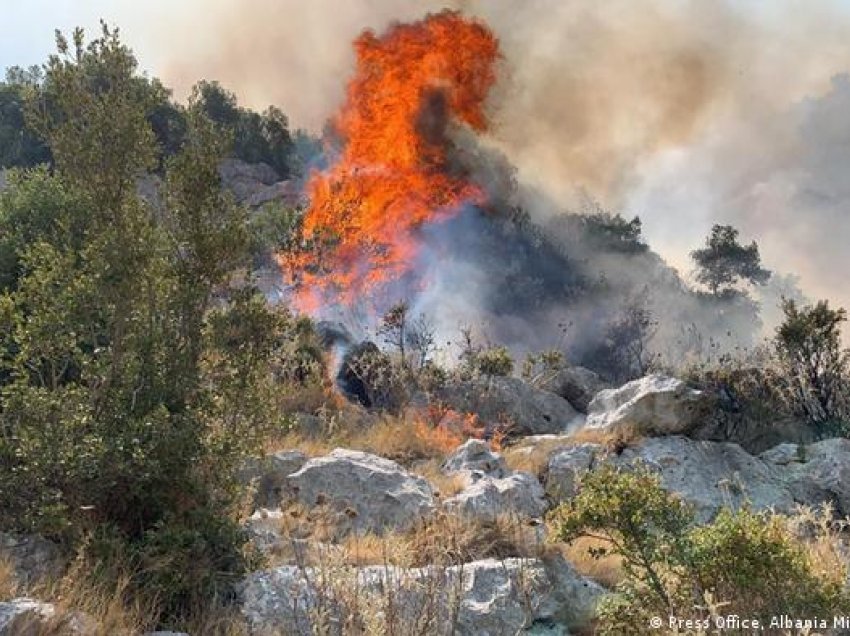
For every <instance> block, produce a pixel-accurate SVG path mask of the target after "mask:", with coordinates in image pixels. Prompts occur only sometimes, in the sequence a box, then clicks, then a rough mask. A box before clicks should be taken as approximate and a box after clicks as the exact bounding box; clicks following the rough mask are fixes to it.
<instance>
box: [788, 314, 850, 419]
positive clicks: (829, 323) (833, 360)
mask: <svg viewBox="0 0 850 636" xmlns="http://www.w3.org/2000/svg"><path fill="white" fill-rule="evenodd" d="M782 310H783V312H784V313H785V321H784V322H783V323H782V324H781V325H780V326H779V327H778V328H777V330H776V337H775V339H774V345H775V347H776V352H777V354H778V357H779V360H780V362H781V364H782V366H783V370H784V371H785V374H784V375H785V378H784V379H785V381H784V382H783V388H784V394H785V396H786V398H787V400H788V402H789V404H790V406H791V408H792V409H794V410H795V411H796V412H797V413H798V414H800V415H803V416H804V417H806V419H807V420H809V421H810V422H811V423H812V424H813V425H814V426H815V427H816V428H818V429H819V430H820V431H821V432H825V433H828V432H846V431H844V430H843V429H844V428H845V427H846V426H847V423H848V420H850V351H848V350H846V349H843V348H842V347H841V323H843V322H845V321H846V320H847V313H846V312H845V311H844V309H832V308H830V307H829V304H828V303H827V302H826V301H820V302H819V303H817V304H816V305H810V306H803V307H800V306H798V305H797V303H796V302H794V301H793V300H784V301H783V304H782Z"/></svg>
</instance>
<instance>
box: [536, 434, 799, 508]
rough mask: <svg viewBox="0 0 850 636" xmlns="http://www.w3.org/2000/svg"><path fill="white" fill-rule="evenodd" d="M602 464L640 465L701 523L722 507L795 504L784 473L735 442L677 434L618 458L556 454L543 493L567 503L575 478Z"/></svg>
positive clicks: (590, 448) (583, 452)
mask: <svg viewBox="0 0 850 636" xmlns="http://www.w3.org/2000/svg"><path fill="white" fill-rule="evenodd" d="M603 464H614V465H615V466H618V467H620V468H622V469H624V470H629V469H631V468H632V467H633V466H635V465H642V466H645V467H646V468H648V469H649V470H652V471H654V472H656V473H658V475H659V476H660V478H661V485H662V486H663V487H664V488H665V489H666V490H668V491H670V492H673V493H676V494H677V495H679V496H680V497H681V498H682V499H683V500H685V501H687V502H688V503H690V504H691V505H693V507H694V509H695V512H696V516H697V519H698V520H699V521H702V522H705V521H709V520H711V519H712V518H714V517H715V516H716V515H717V513H718V512H719V511H720V509H721V508H722V507H724V506H725V507H729V508H732V509H738V508H740V507H741V506H742V505H744V504H747V505H750V506H751V507H752V508H754V509H757V510H765V509H770V508H772V509H775V510H777V511H790V510H791V509H792V508H793V507H794V503H795V497H794V495H793V489H792V488H791V487H790V485H789V482H788V480H787V475H786V474H784V473H783V472H782V471H780V470H778V469H777V467H775V466H773V465H771V464H769V463H767V462H765V461H762V460H761V459H759V458H757V457H753V456H752V455H750V454H749V453H747V452H746V451H745V450H744V449H742V448H741V447H740V446H738V445H737V444H730V443H725V442H705V441H696V440H692V439H689V438H687V437H682V436H672V437H653V438H647V439H645V440H642V441H641V442H639V443H637V444H636V445H635V446H633V447H629V448H626V449H625V450H623V451H622V452H621V453H620V454H619V455H618V454H616V453H612V452H610V451H608V450H607V449H605V448H604V447H603V446H600V445H597V444H580V445H577V446H573V447H570V448H565V449H562V450H559V451H556V452H555V453H553V455H552V456H551V458H550V460H549V469H548V474H547V478H546V491H547V493H548V494H549V495H550V496H551V497H553V498H556V499H558V500H566V499H569V498H571V497H573V496H575V493H576V490H577V485H578V482H579V480H580V479H581V476H582V475H583V474H584V473H586V472H587V471H588V470H593V469H595V468H596V467H598V466H601V465H603Z"/></svg>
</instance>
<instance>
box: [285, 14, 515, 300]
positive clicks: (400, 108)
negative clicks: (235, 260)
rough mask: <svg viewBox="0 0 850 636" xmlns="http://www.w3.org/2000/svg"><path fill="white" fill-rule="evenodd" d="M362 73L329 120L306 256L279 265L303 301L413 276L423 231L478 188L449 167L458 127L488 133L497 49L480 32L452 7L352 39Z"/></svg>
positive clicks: (347, 296)
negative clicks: (326, 157)
mask: <svg viewBox="0 0 850 636" xmlns="http://www.w3.org/2000/svg"><path fill="white" fill-rule="evenodd" d="M354 48H355V51H356V54H357V64H356V74H355V76H354V78H353V79H352V80H351V82H350V83H349V85H348V90H347V99H346V101H345V104H344V106H343V108H342V110H341V112H340V113H339V114H338V115H337V117H336V118H335V120H334V122H333V123H334V128H335V129H336V131H337V133H338V134H339V136H340V138H341V140H342V141H343V143H344V146H343V148H342V151H341V154H340V156H339V158H338V160H337V161H336V163H335V164H334V165H333V166H332V167H331V168H330V169H329V170H328V171H326V172H321V173H314V174H313V175H312V176H311V178H310V180H309V183H308V186H307V189H308V195H309V198H310V207H309V209H308V210H307V212H306V214H305V217H304V219H303V228H302V229H303V238H304V241H305V243H304V245H305V247H304V249H302V250H301V251H300V252H298V253H297V254H295V255H288V256H282V257H281V264H282V265H283V267H284V271H287V272H288V273H289V275H290V276H291V282H292V283H293V284H294V285H295V287H296V290H297V292H296V304H297V306H298V307H299V308H300V309H301V310H302V311H306V312H310V313H314V312H315V310H316V309H317V308H318V307H319V306H321V305H323V304H326V303H333V302H342V303H344V304H346V305H351V304H352V301H354V300H356V299H358V298H363V297H365V296H367V295H369V294H371V293H373V292H376V291H378V289H377V288H379V287H381V286H383V285H386V284H388V283H392V282H395V281H399V280H401V279H404V278H405V277H407V276H408V275H409V274H410V273H411V268H412V266H413V265H414V262H415V259H416V256H417V254H418V251H419V246H420V240H419V238H418V236H417V230H418V229H419V228H421V227H422V225H423V224H425V223H431V222H436V221H441V220H444V219H446V218H448V217H450V216H452V215H453V214H456V213H457V212H458V211H459V209H460V208H461V207H462V206H463V205H464V204H481V203H483V202H484V193H483V191H482V190H481V189H480V188H479V187H478V186H476V185H475V184H473V183H472V182H470V181H469V180H468V179H467V178H466V175H464V173H463V171H462V169H459V168H458V167H457V166H452V165H450V163H451V162H450V153H451V148H452V144H451V141H450V139H449V137H448V134H447V128H448V125H449V124H450V123H452V122H460V123H463V124H466V125H468V126H470V127H471V128H473V129H474V130H477V131H483V130H485V129H486V128H487V120H486V117H485V114H484V110H483V105H484V100H485V98H486V97H487V94H488V92H489V90H490V88H491V87H492V85H493V83H494V81H495V62H496V60H497V58H498V55H499V53H498V42H497V40H496V38H495V37H494V36H493V34H492V33H491V32H490V30H489V29H488V28H487V27H486V26H485V25H483V24H481V23H479V22H476V21H473V20H469V19H467V18H464V17H462V16H461V15H460V14H458V13H456V12H451V11H445V12H442V13H439V14H435V15H431V16H428V17H427V18H425V19H424V20H421V21H419V22H415V23H412V24H398V25H395V26H393V27H391V28H390V29H389V30H388V31H387V32H386V33H385V34H384V35H383V36H381V37H377V36H376V35H375V34H374V33H372V32H371V31H366V32H365V33H363V34H362V35H361V36H360V37H359V38H358V39H357V40H356V41H355V42H354Z"/></svg>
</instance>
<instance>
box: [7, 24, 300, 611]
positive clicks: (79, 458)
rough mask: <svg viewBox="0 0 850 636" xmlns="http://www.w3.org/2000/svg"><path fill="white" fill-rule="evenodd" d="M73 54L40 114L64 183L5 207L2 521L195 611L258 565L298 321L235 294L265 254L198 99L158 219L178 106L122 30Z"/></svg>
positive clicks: (171, 165) (29, 185)
mask: <svg viewBox="0 0 850 636" xmlns="http://www.w3.org/2000/svg"><path fill="white" fill-rule="evenodd" d="M57 45H58V54H57V55H55V56H53V57H51V59H50V61H49V62H48V64H47V66H46V73H45V77H44V90H42V91H40V92H37V93H32V94H31V95H30V102H29V103H28V105H27V109H28V112H27V117H28V119H29V121H31V122H32V125H33V128H34V129H35V130H38V131H39V132H40V133H41V134H42V135H43V136H44V138H45V139H46V140H47V141H48V143H49V145H50V149H51V151H52V154H53V157H54V159H55V170H54V171H53V172H48V171H47V170H45V169H39V170H34V171H30V172H22V173H18V174H15V175H13V177H12V179H11V181H10V188H9V190H8V191H7V192H4V193H3V194H2V196H0V275H2V282H0V528H2V529H3V530H12V531H18V532H39V533H42V534H45V535H47V536H48V537H51V538H54V539H57V540H60V541H61V542H62V543H63V545H64V547H65V548H67V549H68V550H69V551H71V552H73V551H76V550H78V549H80V548H85V554H86V555H88V556H90V557H91V558H93V559H95V560H97V561H98V564H99V568H98V572H101V573H108V572H111V571H112V570H110V568H112V567H113V566H116V564H118V563H119V562H122V563H129V564H131V565H137V566H139V571H138V572H135V571H134V572H133V573H132V579H133V582H134V585H135V586H136V587H134V589H133V591H134V592H136V593H137V594H139V595H144V597H145V598H148V599H157V602H159V603H160V606H161V608H162V609H163V611H164V612H165V613H166V614H167V615H169V616H171V617H175V616H179V615H180V614H182V613H185V612H186V611H187V608H189V607H191V606H192V605H194V604H197V603H201V602H203V601H205V600H206V599H208V598H209V595H211V594H214V593H216V592H217V590H218V589H219V588H220V587H221V585H222V584H223V583H224V582H226V581H229V580H230V578H231V577H234V576H238V575H239V574H240V572H242V571H243V570H244V568H245V567H246V566H247V560H246V559H247V557H248V555H247V554H246V553H245V552H244V551H243V545H244V540H245V537H244V534H243V532H242V530H241V529H240V527H239V524H238V519H237V517H236V514H235V511H236V510H237V507H238V506H237V504H238V503H239V497H240V491H239V488H238V483H237V480H236V472H237V469H238V467H239V465H240V463H241V461H242V460H243V459H244V457H245V456H246V455H247V454H248V453H255V452H258V449H259V444H260V439H261V438H262V436H263V435H264V434H265V433H267V432H268V431H269V430H270V428H273V427H277V426H283V425H284V424H285V422H284V421H283V420H282V417H281V415H280V414H281V408H280V406H281V399H282V398H281V395H280V394H281V391H279V390H277V389H278V388H279V387H275V385H274V382H275V381H276V378H277V377H279V375H278V371H279V369H280V367H281V366H283V365H282V363H281V362H280V361H281V360H282V359H284V357H285V356H286V355H288V354H289V351H290V350H291V348H292V340H293V339H292V338H291V337H290V336H289V335H288V333H287V332H288V331H291V330H294V329H296V326H295V325H294V323H293V321H292V320H291V319H290V318H288V317H287V316H284V315H279V314H278V313H276V312H274V311H272V310H271V309H270V308H269V307H268V306H267V305H266V303H265V300H264V299H263V298H262V296H259V295H257V294H256V293H255V290H253V289H252V288H251V286H250V285H249V284H244V283H242V284H239V285H238V286H236V285H235V284H234V280H235V277H234V270H241V269H243V268H244V266H245V265H246V264H247V263H248V249H247V248H248V245H249V241H248V231H247V212H246V210H245V209H243V208H241V207H239V206H237V205H235V203H234V202H233V199H232V197H231V196H230V195H228V194H226V193H224V192H222V189H221V183H220V178H219V175H218V165H219V162H220V161H221V158H222V156H223V154H224V153H226V152H227V151H228V150H229V148H228V145H227V142H228V136H227V135H226V134H222V132H221V131H220V130H219V129H218V128H217V127H216V125H215V124H214V123H213V122H211V121H209V119H208V118H206V117H205V116H204V115H203V113H202V112H201V111H200V109H199V108H198V107H197V105H191V107H190V110H189V112H188V114H187V120H186V121H187V130H186V135H185V141H184V143H183V144H182V145H181V150H180V152H179V153H178V154H177V155H175V156H174V157H173V158H172V159H171V160H169V161H168V162H167V163H166V178H165V184H166V185H165V197H164V200H165V206H164V207H165V209H162V210H161V209H154V208H153V207H152V206H150V205H149V204H148V203H146V202H145V201H144V200H143V199H142V198H141V197H140V196H139V195H138V192H137V184H136V180H137V179H138V177H139V176H140V175H142V174H144V173H145V172H146V171H148V170H150V169H152V168H154V167H155V166H156V163H157V162H156V158H157V155H158V154H159V150H160V149H159V148H158V147H157V137H156V135H155V134H154V131H153V129H152V127H151V112H152V110H153V109H155V108H156V107H157V106H158V105H160V104H161V103H162V95H161V94H156V91H154V92H152V91H151V90H150V85H149V84H148V83H146V82H144V81H139V80H140V79H141V78H140V77H139V76H138V74H137V63H136V60H135V58H134V56H133V54H132V52H131V51H130V50H129V49H127V48H126V47H125V46H124V45H123V44H122V43H121V41H120V38H119V36H118V32H117V31H115V30H112V29H109V28H108V27H106V26H105V25H104V26H103V30H102V33H101V35H100V37H98V38H96V39H95V40H93V41H92V42H91V43H89V44H86V43H85V42H84V37H83V33H82V31H79V30H78V31H75V33H74V35H73V39H72V41H71V42H69V41H68V40H67V39H66V38H64V37H62V36H59V37H58V39H57ZM239 280H244V275H243V276H242V277H240V278H239ZM298 328H299V329H300V327H298ZM234 330H238V336H237V337H236V340H237V342H234V341H233V333H234ZM153 563H155V564H158V565H157V566H156V567H141V566H142V565H143V564H148V565H149V564H153Z"/></svg>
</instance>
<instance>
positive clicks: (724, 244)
mask: <svg viewBox="0 0 850 636" xmlns="http://www.w3.org/2000/svg"><path fill="white" fill-rule="evenodd" d="M691 258H693V260H694V262H695V263H696V265H697V281H699V282H700V283H702V284H703V285H706V286H707V287H708V289H709V290H710V291H711V293H712V294H713V295H715V296H718V295H721V294H724V293H725V294H729V293H732V292H733V291H734V288H735V286H736V285H737V284H738V283H739V282H740V281H745V282H748V283H751V284H754V285H756V284H757V285H763V284H764V283H766V282H767V280H768V279H769V278H770V271H768V270H766V269H763V268H762V266H761V256H759V248H758V245H757V244H756V242H755V241H753V242H752V243H750V244H749V245H746V246H744V245H741V244H740V243H739V242H738V230H736V229H735V228H734V227H732V226H731V225H715V226H714V227H712V228H711V233H710V234H709V235H708V238H707V239H706V242H705V247H704V248H701V249H698V250H694V251H693V252H691Z"/></svg>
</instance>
